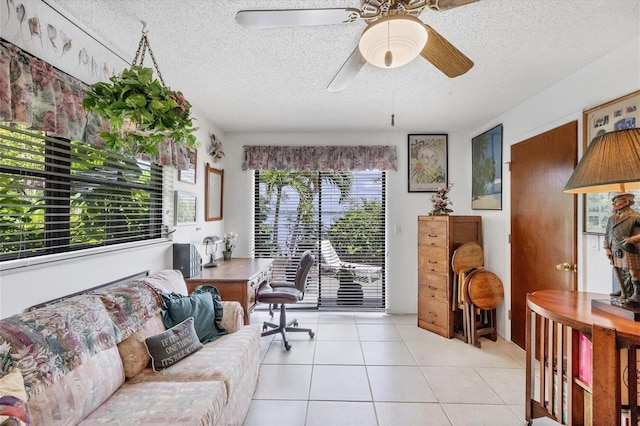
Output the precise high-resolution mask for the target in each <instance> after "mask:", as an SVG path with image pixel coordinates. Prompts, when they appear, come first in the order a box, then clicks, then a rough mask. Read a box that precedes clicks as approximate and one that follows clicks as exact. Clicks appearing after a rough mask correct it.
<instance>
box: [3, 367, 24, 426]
mask: <svg viewBox="0 0 640 426" xmlns="http://www.w3.org/2000/svg"><path fill="white" fill-rule="evenodd" d="M7 421H8V422H7ZM4 422H7V424H15V425H28V424H29V422H30V419H29V410H28V408H27V391H26V390H25V389H24V380H23V378H22V373H21V372H20V370H18V369H17V368H14V369H12V370H11V371H10V372H9V373H8V374H7V375H6V376H4V377H2V378H0V424H4Z"/></svg>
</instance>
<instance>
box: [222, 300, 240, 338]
mask: <svg viewBox="0 0 640 426" xmlns="http://www.w3.org/2000/svg"><path fill="white" fill-rule="evenodd" d="M221 323H222V326H223V327H224V328H225V329H226V330H227V332H229V333H235V332H236V331H238V330H240V327H242V326H243V325H244V309H242V305H240V303H239V302H232V301H227V302H225V301H224V300H223V301H222V321H221Z"/></svg>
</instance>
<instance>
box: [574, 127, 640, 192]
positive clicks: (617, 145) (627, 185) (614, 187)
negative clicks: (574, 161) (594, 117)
mask: <svg viewBox="0 0 640 426" xmlns="http://www.w3.org/2000/svg"><path fill="white" fill-rule="evenodd" d="M637 190H640V129H639V128H633V129H625V130H617V131H615V132H609V133H605V134H603V135H600V136H598V137H597V138H595V139H594V140H593V141H591V143H590V144H589V146H588V148H587V151H586V152H585V153H584V155H583V156H582V158H581V159H580V162H579V163H578V165H577V166H576V169H575V170H574V171H573V174H572V175H571V178H570V179H569V181H568V182H567V184H566V185H565V187H564V192H567V193H570V194H586V193H593V192H627V191H637Z"/></svg>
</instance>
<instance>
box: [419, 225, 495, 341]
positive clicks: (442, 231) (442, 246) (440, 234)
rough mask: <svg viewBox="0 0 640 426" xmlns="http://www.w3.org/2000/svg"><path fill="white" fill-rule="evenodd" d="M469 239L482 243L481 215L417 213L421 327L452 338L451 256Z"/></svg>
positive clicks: (453, 314)
mask: <svg viewBox="0 0 640 426" xmlns="http://www.w3.org/2000/svg"><path fill="white" fill-rule="evenodd" d="M468 241H476V242H478V243H479V244H480V245H482V218H481V217H480V216H418V327H420V328H424V329H425V330H429V331H433V332H434V333H437V334H440V335H441V336H444V337H447V338H451V337H453V334H454V317H455V310H452V306H454V305H453V304H452V302H451V297H452V291H451V288H452V283H453V277H454V276H453V271H452V269H451V257H452V255H453V252H454V250H455V249H456V248H458V247H459V246H460V245H461V244H463V243H466V242H468Z"/></svg>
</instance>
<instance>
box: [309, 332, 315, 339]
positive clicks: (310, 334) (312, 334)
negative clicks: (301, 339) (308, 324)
mask: <svg viewBox="0 0 640 426" xmlns="http://www.w3.org/2000/svg"><path fill="white" fill-rule="evenodd" d="M315 335H316V333H314V332H313V331H310V332H309V337H310V338H311V339H313V336H315Z"/></svg>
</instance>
